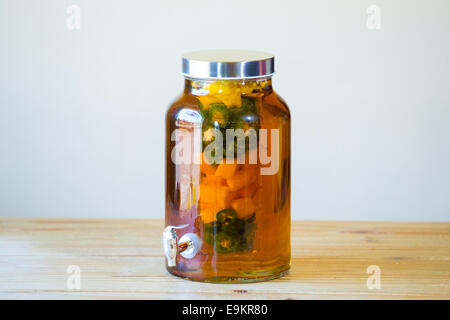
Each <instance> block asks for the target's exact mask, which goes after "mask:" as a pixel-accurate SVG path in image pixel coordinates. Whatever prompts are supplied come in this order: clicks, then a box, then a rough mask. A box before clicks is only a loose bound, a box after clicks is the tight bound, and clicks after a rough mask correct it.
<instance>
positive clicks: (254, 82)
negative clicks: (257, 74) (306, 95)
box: [184, 77, 272, 95]
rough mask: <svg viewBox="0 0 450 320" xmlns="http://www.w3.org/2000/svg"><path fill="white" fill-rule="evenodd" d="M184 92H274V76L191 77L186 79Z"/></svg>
mask: <svg viewBox="0 0 450 320" xmlns="http://www.w3.org/2000/svg"><path fill="white" fill-rule="evenodd" d="M184 92H185V93H190V94H193V95H232V94H239V95H242V94H244V95H253V94H254V95H259V94H267V93H270V92H272V78H271V77H265V78H254V79H253V78H252V79H230V80H224V79H207V80H205V79H190V78H185V80H184Z"/></svg>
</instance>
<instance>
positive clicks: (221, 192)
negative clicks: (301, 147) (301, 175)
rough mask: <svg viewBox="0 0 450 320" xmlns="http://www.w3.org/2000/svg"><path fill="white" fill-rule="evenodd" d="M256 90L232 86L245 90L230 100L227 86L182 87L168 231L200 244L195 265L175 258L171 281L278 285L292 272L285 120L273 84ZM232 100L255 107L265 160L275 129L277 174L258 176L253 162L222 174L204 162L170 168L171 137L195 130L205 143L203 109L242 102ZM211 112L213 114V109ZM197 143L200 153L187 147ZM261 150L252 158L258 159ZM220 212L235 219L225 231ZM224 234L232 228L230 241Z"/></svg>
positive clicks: (172, 119) (175, 109)
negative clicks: (195, 238)
mask: <svg viewBox="0 0 450 320" xmlns="http://www.w3.org/2000/svg"><path fill="white" fill-rule="evenodd" d="M254 82H255V81H248V80H247V81H242V80H240V82H236V83H233V84H232V85H231V87H232V88H236V87H238V88H244V89H247V90H242V91H239V90H238V91H237V93H236V91H234V92H233V91H232V90H231V91H232V92H231V93H230V90H228V89H229V87H228V86H227V84H226V83H225V85H224V86H223V87H221V89H219V90H218V92H217V90H216V91H215V92H213V88H212V87H210V86H209V85H210V83H196V82H193V81H191V80H186V83H185V90H184V93H183V94H182V96H181V97H180V98H179V99H178V100H177V101H176V102H175V103H173V105H172V106H171V107H170V108H169V110H168V112H167V119H166V120H167V122H166V129H167V132H166V149H167V151H166V217H165V223H166V226H169V225H172V226H178V225H187V226H186V227H185V228H183V229H178V230H177V233H178V235H179V236H181V235H183V234H185V233H188V232H189V233H196V234H197V235H198V236H199V237H200V239H203V241H202V245H201V250H200V252H199V253H197V255H196V256H195V257H194V258H191V259H185V258H183V257H182V256H181V255H180V254H178V255H177V262H176V266H175V267H167V269H168V271H169V272H170V273H172V274H174V275H176V276H180V277H184V278H188V279H191V280H196V281H206V282H253V281H262V280H267V279H273V278H277V277H280V276H282V275H283V274H284V273H286V272H287V270H288V269H289V267H290V256H291V255H290V248H291V246H290V114H289V109H288V107H287V105H286V104H285V103H284V102H283V101H282V100H281V98H280V97H278V96H277V94H276V93H275V92H274V91H273V89H272V86H271V80H270V79H267V80H266V81H265V82H264V83H263V84H262V85H261V84H258V83H256V84H255V83H254ZM222 89H223V90H222ZM236 94H237V95H240V96H241V97H245V98H251V99H252V100H251V101H252V103H254V105H252V107H253V106H254V107H255V110H254V114H252V116H253V118H254V117H255V115H256V117H257V122H255V123H257V124H256V125H255V128H256V127H257V129H267V132H268V141H267V149H268V152H269V154H270V151H271V150H272V149H271V147H272V146H271V144H272V142H271V139H270V137H271V136H270V132H271V130H272V129H278V133H279V139H278V141H277V143H278V146H279V148H278V170H277V171H276V172H275V173H274V174H272V175H262V174H261V168H265V167H266V168H267V167H268V164H262V163H260V161H258V162H257V163H256V164H249V163H245V164H224V166H223V167H222V168H221V169H220V170H221V171H220V172H219V171H217V170H219V166H220V165H221V164H219V165H217V164H215V163H214V164H209V163H207V161H206V160H205V159H204V157H203V158H202V159H201V161H200V163H190V164H186V163H182V164H175V163H174V161H173V149H174V147H175V145H176V141H173V139H172V138H173V132H174V130H175V129H180V128H181V129H183V130H184V132H188V133H189V134H190V135H191V137H194V131H195V130H196V129H197V130H199V129H200V130H201V132H202V135H204V134H205V131H206V130H207V126H206V125H205V124H206V123H207V121H208V119H206V117H208V116H206V115H205V114H207V113H208V109H207V106H206V103H208V101H210V100H211V101H213V103H214V102H219V103H221V101H224V102H225V104H226V105H227V106H228V107H229V106H230V105H232V104H233V103H235V102H234V101H239V96H238V97H236V96H235V95H236ZM233 95H234V96H233ZM243 99H244V98H243ZM205 101H206V103H205ZM229 101H231V102H229ZM242 101H244V100H242ZM205 109H206V110H205ZM233 110H235V109H233ZM236 110H237V109H236ZM209 111H210V112H213V110H212V109H211V108H210V109H209ZM220 119H221V118H220ZM209 120H210V122H211V119H209ZM213 120H214V119H213ZM253 120H254V119H253ZM228 121H229V123H228V126H229V127H233V126H234V125H236V123H233V121H235V119H234V120H233V119H231V118H229V119H228ZM241 124H242V123H241ZM241 124H240V125H241ZM252 124H254V123H252ZM247 128H248V126H247ZM244 129H245V128H244ZM196 143H200V144H202V146H200V149H201V150H204V142H203V143H202V142H201V141H199V140H198V139H197V140H196V139H192V141H191V142H190V144H191V146H192V147H193V145H194V144H196ZM260 146H261V145H260V144H258V146H257V149H256V150H253V151H256V152H258V151H259V150H258V149H259V148H260ZM197 147H199V146H197ZM249 152H250V151H249V150H247V151H246V156H248V154H249ZM224 162H225V160H224ZM247 162H248V159H247ZM223 209H227V210H228V211H225V212H231V213H233V212H235V213H236V214H237V217H236V220H233V221H234V222H232V223H231V224H230V225H228V224H227V223H228V222H227V221H228V220H225V221H224V222H223V224H220V225H219V222H218V219H219V218H220V217H219V218H218V216H217V213H218V212H221V211H223ZM225 218H226V217H225ZM233 223H234V224H233ZM218 225H219V227H217V228H215V227H214V226H218ZM230 226H231V227H230ZM227 228H231V231H230V232H229V233H227V232H228V231H227V230H228V229H227ZM230 235H231V236H230ZM233 237H234V238H233Z"/></svg>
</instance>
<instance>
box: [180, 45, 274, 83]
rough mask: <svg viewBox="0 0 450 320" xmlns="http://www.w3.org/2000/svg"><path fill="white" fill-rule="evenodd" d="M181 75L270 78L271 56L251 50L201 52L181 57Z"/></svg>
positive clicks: (218, 77) (219, 77)
mask: <svg viewBox="0 0 450 320" xmlns="http://www.w3.org/2000/svg"><path fill="white" fill-rule="evenodd" d="M182 61H183V75H184V76H186V77H189V78H199V79H243V78H259V77H267V76H271V75H272V74H273V73H274V71H275V69H274V56H273V54H270V53H266V52H260V51H251V50H201V51H193V52H188V53H186V54H184V55H183V59H182Z"/></svg>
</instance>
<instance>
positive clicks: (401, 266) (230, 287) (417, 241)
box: [0, 218, 450, 299]
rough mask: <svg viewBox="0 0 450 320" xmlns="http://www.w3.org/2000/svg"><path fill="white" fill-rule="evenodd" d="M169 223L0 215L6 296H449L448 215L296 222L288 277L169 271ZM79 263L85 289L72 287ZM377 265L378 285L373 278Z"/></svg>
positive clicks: (0, 289) (0, 271) (2, 292)
mask: <svg viewBox="0 0 450 320" xmlns="http://www.w3.org/2000/svg"><path fill="white" fill-rule="evenodd" d="M162 229H163V222H162V221H161V220H55V219H42V220H40V219H38V220H36V219H9V218H3V219H0V298H1V299H8V298H9V299H31V298H37V299H51V298H62V299H80V298H82V299H83V298H84V299H86V298H87V299H105V298H131V299H135V298H138V299H142V298H145V299H332V298H337V299H450V223H392V222H389V223H387V222H336V221H296V222H294V223H293V227H292V231H293V232H292V249H293V250H292V254H293V259H292V268H291V271H290V272H289V274H288V275H287V276H285V277H283V278H281V279H278V280H272V281H269V282H263V283H254V284H221V285H218V284H205V283H197V282H191V281H187V280H182V279H179V278H176V277H173V276H171V275H169V274H168V273H167V272H166V271H165V268H164V258H163V255H162V248H161V232H162ZM72 265H74V266H79V268H80V270H81V288H80V289H79V290H78V289H76V288H75V289H68V288H67V280H68V277H69V276H71V274H68V273H67V269H68V267H69V266H72ZM372 265H374V266H377V267H378V268H379V270H380V272H381V274H380V286H381V287H380V289H376V288H373V285H372V286H371V287H372V289H369V288H368V286H367V279H368V277H369V276H371V274H367V273H366V272H367V268H368V267H369V266H372ZM377 267H373V268H377ZM373 277H375V275H374V274H372V278H371V279H373ZM70 283H74V282H70ZM370 283H371V284H373V283H374V282H370Z"/></svg>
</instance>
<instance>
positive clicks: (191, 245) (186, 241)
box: [163, 224, 201, 267]
mask: <svg viewBox="0 0 450 320" xmlns="http://www.w3.org/2000/svg"><path fill="white" fill-rule="evenodd" d="M187 226H188V225H187V224H184V225H180V226H168V227H166V228H165V229H164V232H163V246H164V253H165V255H166V259H167V265H168V266H169V267H175V266H176V265H177V262H176V261H177V254H178V253H179V254H180V255H181V256H182V257H183V258H186V259H191V258H193V257H195V255H196V254H197V252H198V251H199V250H200V247H201V240H200V238H199V237H198V236H197V235H196V234H195V233H186V234H184V235H183V236H182V237H181V238H180V239H179V240H178V236H177V233H176V231H175V230H176V229H183V228H185V227H187Z"/></svg>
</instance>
